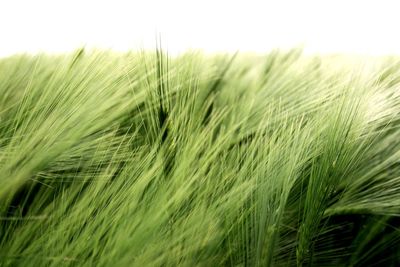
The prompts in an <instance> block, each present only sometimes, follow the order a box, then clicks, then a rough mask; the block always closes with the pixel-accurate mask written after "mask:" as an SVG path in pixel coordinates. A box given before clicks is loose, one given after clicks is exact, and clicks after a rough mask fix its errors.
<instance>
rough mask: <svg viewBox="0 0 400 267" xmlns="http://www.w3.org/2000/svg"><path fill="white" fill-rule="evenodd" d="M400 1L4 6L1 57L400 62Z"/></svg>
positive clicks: (2, 0)
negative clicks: (147, 52)
mask: <svg viewBox="0 0 400 267" xmlns="http://www.w3.org/2000/svg"><path fill="white" fill-rule="evenodd" d="M399 13H400V1H399V0H390V1H389V0H375V1H369V0H364V1H363V0H335V1H325V0H304V1H302V0H291V1H289V0H280V1H279V0H276V1H269V0H264V1H261V0H246V1H235V0H230V1H228V0H198V1H191V0H186V1H185V0H170V1H168V0H164V1H162V0H158V1H155V0H142V1H132V0H131V1H128V0H125V1H122V0H113V1H101V0H96V1H95V0H93V1H92V0H26V1H21V0H0V56H7V55H10V54H14V53H19V52H31V53H36V52H38V51H47V52H51V53H53V52H64V51H70V50H73V49H75V48H78V47H81V46H87V47H97V48H112V49H115V50H127V49H140V48H150V47H152V46H154V44H155V40H156V36H157V35H158V34H160V35H161V39H162V41H163V47H166V48H167V49H168V50H169V51H171V52H172V53H175V52H181V51H184V50H187V49H202V50H205V51H210V52H215V51H237V50H239V51H255V52H266V51H269V50H271V49H272V48H283V49H287V48H292V47H295V46H302V47H304V49H305V51H306V52H311V53H356V54H370V55H376V54H391V53H392V54H393V53H396V54H400V15H399Z"/></svg>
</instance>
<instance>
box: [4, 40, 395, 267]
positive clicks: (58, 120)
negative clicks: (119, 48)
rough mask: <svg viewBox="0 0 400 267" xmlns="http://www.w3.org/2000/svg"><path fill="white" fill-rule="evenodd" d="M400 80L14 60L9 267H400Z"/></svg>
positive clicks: (97, 59) (271, 67) (285, 58)
mask: <svg viewBox="0 0 400 267" xmlns="http://www.w3.org/2000/svg"><path fill="white" fill-rule="evenodd" d="M399 65H400V64H399V61H398V60H397V59H396V58H390V57H388V58H380V59H374V60H372V59H371V60H369V61H367V62H366V63H365V64H361V63H360V62H359V61H357V60H352V59H349V58H346V57H328V56H326V57H322V58H319V57H311V56H303V55H302V54H301V52H300V51H298V50H293V51H290V52H279V51H275V52H272V53H270V54H268V55H266V56H255V55H244V54H238V55H234V56H233V55H215V56H205V55H201V54H196V53H191V54H184V55H181V56H179V57H168V54H167V53H166V52H165V51H162V50H161V49H160V48H158V49H157V51H156V52H155V53H151V52H142V53H124V54H117V53H112V52H101V51H85V50H83V49H81V50H78V51H76V52H75V53H73V54H68V55H59V56H50V55H44V54H41V55H36V56H28V55H16V56H12V57H9V58H4V59H1V60H0V265H1V266H60V265H61V266H382V265H385V266H398V265H399V264H400V253H399V251H400V242H399V241H400V230H399V227H400V220H399V215H400V197H399V195H400V142H399V136H400V129H399V126H400V117H399V114H400V70H399V69H398V68H397V66H399ZM367 67H368V68H367Z"/></svg>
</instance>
